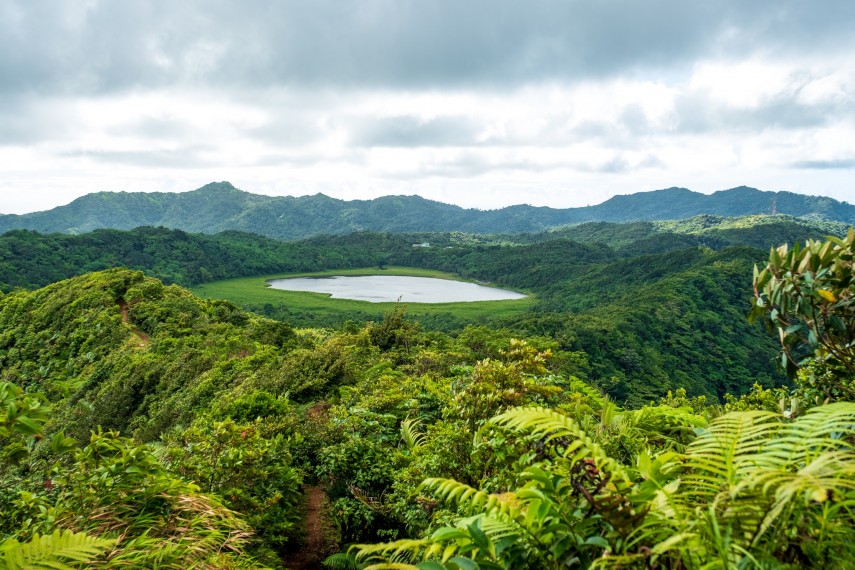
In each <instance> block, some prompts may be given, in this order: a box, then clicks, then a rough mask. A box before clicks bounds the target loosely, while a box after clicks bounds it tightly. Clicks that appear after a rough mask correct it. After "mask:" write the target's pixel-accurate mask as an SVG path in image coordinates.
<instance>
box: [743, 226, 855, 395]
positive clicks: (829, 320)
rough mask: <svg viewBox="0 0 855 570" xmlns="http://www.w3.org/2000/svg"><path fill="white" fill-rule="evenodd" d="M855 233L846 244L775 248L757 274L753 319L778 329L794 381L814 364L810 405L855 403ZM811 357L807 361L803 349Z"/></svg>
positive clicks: (807, 388)
mask: <svg viewBox="0 0 855 570" xmlns="http://www.w3.org/2000/svg"><path fill="white" fill-rule="evenodd" d="M853 260H855V229H852V228H850V229H849V233H848V234H847V236H846V237H845V238H843V239H838V238H834V237H830V238H829V239H828V240H827V241H812V240H808V241H807V243H806V244H805V246H804V247H800V246H799V244H798V243H796V244H795V245H794V246H793V247H792V249H791V248H789V247H788V246H787V245H783V246H781V247H778V248H773V249H772V250H771V252H770V254H769V261H768V263H767V264H766V267H764V268H763V269H762V270H760V269H758V268H756V267H755V271H754V306H753V311H752V316H753V318H755V319H756V318H762V319H763V320H764V321H765V322H767V323H768V324H769V326H770V327H771V328H774V329H775V330H776V331H777V333H778V337H779V339H780V341H781V347H782V349H783V353H782V357H781V364H782V367H783V368H784V369H786V371H787V373H788V374H789V375H790V376H795V375H796V372H797V370H798V368H799V367H800V366H802V365H804V364H807V363H809V362H814V363H815V364H814V368H813V369H809V370H808V371H806V373H805V375H804V376H802V379H803V380H805V379H809V381H808V383H807V384H805V383H804V382H803V383H802V386H803V387H804V388H805V391H806V392H807V395H808V396H809V397H810V396H813V397H812V398H810V400H818V401H832V400H840V399H846V400H851V399H853V398H855V388H853V385H852V382H853V379H855V273H853V267H855V264H853ZM805 347H807V348H809V349H810V350H812V352H813V354H812V355H810V356H808V357H807V358H806V359H805V358H802V357H803V356H805V355H804V352H803V349H804V348H805Z"/></svg>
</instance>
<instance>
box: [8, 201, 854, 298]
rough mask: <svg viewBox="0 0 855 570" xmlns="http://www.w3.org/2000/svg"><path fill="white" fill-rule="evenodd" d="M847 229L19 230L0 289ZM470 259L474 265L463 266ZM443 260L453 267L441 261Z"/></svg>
mask: <svg viewBox="0 0 855 570" xmlns="http://www.w3.org/2000/svg"><path fill="white" fill-rule="evenodd" d="M846 227H847V226H845V225H844V224H841V223H836V222H819V221H816V220H801V219H796V218H792V217H790V216H784V215H778V216H751V217H745V218H723V217H717V216H699V217H696V218H691V219H687V220H679V221H671V222H634V223H627V224H617V223H607V222H588V223H584V224H579V225H576V226H570V227H566V228H560V229H556V230H551V231H547V232H538V233H531V234H465V233H461V232H449V233H413V234H385V235H378V234H375V233H372V232H363V233H361V234H359V235H356V236H346V237H343V238H342V237H336V236H326V237H324V236H320V237H317V238H313V239H308V240H302V241H296V242H282V241H279V240H275V239H271V238H266V237H263V236H260V235H257V234H248V233H242V232H236V231H228V232H222V233H219V234H215V235H207V234H192V233H186V232H184V231H182V230H169V229H167V228H163V227H158V228H153V227H140V228H135V229H133V230H128V231H121V230H96V231H93V232H89V233H84V234H81V235H65V234H43V233H38V232H33V231H27V230H13V231H10V232H7V233H5V234H3V235H2V236H0V290H9V289H11V288H13V287H24V288H27V289H34V288H38V287H42V286H44V285H48V284H49V283H53V282H55V281H59V280H61V279H67V278H69V277H73V276H75V275H80V274H82V273H86V272H88V271H99V270H102V269H108V268H110V267H129V268H132V269H141V270H144V271H146V272H147V273H148V274H150V275H152V276H155V277H157V278H158V279H161V280H163V281H165V282H167V283H178V284H180V285H184V286H189V285H194V284H198V283H204V282H208V281H215V280H218V279H226V278H229V277H243V276H248V275H265V274H271V273H279V272H284V273H291V272H304V271H319V270H324V269H346V268H353V267H370V266H373V265H377V264H378V263H390V262H394V263H396V264H399V265H416V266H421V265H422V264H425V263H429V264H430V266H431V267H440V266H448V267H449V270H450V271H453V272H460V273H461V274H463V275H467V274H471V275H475V271H473V269H472V268H473V267H475V268H477V269H478V271H480V272H481V273H480V274H479V275H480V277H479V278H485V279H489V280H495V279H496V278H497V277H496V275H495V273H496V269H495V268H494V269H490V266H491V265H493V266H495V264H496V263H500V262H499V261H497V259H496V258H497V257H503V258H515V259H516V261H512V260H510V259H508V261H501V263H502V264H503V267H504V269H503V270H504V271H505V272H506V273H508V272H513V271H515V270H514V269H509V267H508V266H509V265H514V264H516V265H518V266H519V265H520V264H525V263H526V259H527V257H528V256H529V255H531V254H534V255H535V258H537V257H542V258H544V259H545V260H546V262H547V263H552V264H555V263H559V264H576V263H578V262H580V261H586V260H587V261H591V259H588V257H589V256H590V255H592V253H586V254H585V255H584V256H583V255H582V254H581V251H575V252H573V254H572V256H570V255H568V252H567V251H561V250H560V248H559V249H558V250H555V251H550V248H554V245H552V246H550V245H546V246H544V248H545V249H541V248H538V247H533V248H529V249H528V250H526V249H523V250H519V251H512V250H510V249H509V248H510V247H512V246H518V245H532V244H539V243H544V242H551V241H555V240H559V239H565V240H571V241H573V242H576V243H579V244H585V245H588V246H591V247H593V248H595V249H597V251H599V253H598V254H597V255H599V256H600V257H601V258H602V259H612V258H616V257H632V256H637V255H643V254H655V253H663V252H666V251H671V250H677V249H682V248H686V247H693V246H703V247H706V248H711V249H716V250H718V249H722V248H725V247H728V246H736V245H749V246H752V247H757V248H760V249H763V250H765V249H768V248H769V247H772V246H775V245H778V244H780V243H784V242H791V241H796V240H805V239H817V238H821V237H824V236H826V235H838V236H840V235H843V234H844V233H845V231H846ZM416 243H428V244H433V247H432V248H430V249H429V250H421V249H418V248H417V249H414V248H413V247H412V246H413V244H416ZM477 248H481V249H477ZM484 248H486V249H484ZM592 251H593V250H592ZM484 252H486V253H484ZM553 254H554V255H553ZM461 256H463V257H466V258H467V259H466V260H462V261H461V262H456V261H453V260H455V259H459V258H461ZM442 257H447V258H448V260H447V261H440V260H439V259H440V258H442ZM549 258H551V259H549ZM426 259H433V260H434V261H426ZM521 286H527V285H525V284H523V285H521Z"/></svg>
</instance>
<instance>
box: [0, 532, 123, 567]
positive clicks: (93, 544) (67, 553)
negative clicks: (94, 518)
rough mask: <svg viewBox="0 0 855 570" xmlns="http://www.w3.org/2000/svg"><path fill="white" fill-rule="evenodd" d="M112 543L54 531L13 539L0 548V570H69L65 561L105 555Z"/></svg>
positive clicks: (81, 533) (76, 533)
mask: <svg viewBox="0 0 855 570" xmlns="http://www.w3.org/2000/svg"><path fill="white" fill-rule="evenodd" d="M115 543H116V541H115V540H111V539H105V538H100V537H94V536H89V535H88V534H86V533H83V532H72V531H70V530H59V529H57V530H55V531H53V533H52V534H45V535H39V534H36V535H34V536H33V538H32V540H30V541H29V542H26V543H23V544H22V543H20V542H18V541H17V540H15V539H9V540H6V541H5V542H4V543H3V544H2V545H0V569H1V570H43V569H45V570H47V569H51V570H72V567H71V566H68V565H67V564H66V562H89V561H91V560H93V559H94V558H97V557H98V556H100V555H102V554H104V552H105V551H106V550H107V549H108V548H110V547H112V546H113V545H114V544H115Z"/></svg>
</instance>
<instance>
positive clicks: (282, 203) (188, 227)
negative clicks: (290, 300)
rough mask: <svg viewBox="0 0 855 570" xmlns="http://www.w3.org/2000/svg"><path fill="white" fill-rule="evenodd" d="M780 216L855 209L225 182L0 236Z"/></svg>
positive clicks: (104, 200) (29, 221)
mask: <svg viewBox="0 0 855 570" xmlns="http://www.w3.org/2000/svg"><path fill="white" fill-rule="evenodd" d="M769 213H778V214H786V215H790V216H796V217H805V216H812V217H814V218H817V219H823V220H833V221H839V222H843V223H846V224H852V223H855V206H853V205H850V204H848V203H846V202H838V201H836V200H833V199H831V198H824V197H817V196H804V195H801V194H794V193H790V192H763V191H760V190H756V189H753V188H747V187H739V188H733V189H731V190H723V191H720V192H715V193H714V194H711V195H705V194H699V193H696V192H692V191H690V190H687V189H684V188H669V189H666V190H656V191H652V192H641V193H637V194H631V195H627V196H615V197H614V198H611V199H609V200H607V201H606V202H604V203H602V204H599V205H596V206H589V207H584V208H568V209H555V208H547V207H533V206H526V205H518V206H510V207H507V208H502V209H498V210H486V211H485V210H475V209H464V208H460V207H458V206H453V205H449V204H442V203H440V202H434V201H431V200H426V199H424V198H420V197H418V196H385V197H382V198H377V199H374V200H353V201H344V200H337V199H334V198H330V197H328V196H324V195H323V194H317V195H314V196H304V197H300V198H294V197H270V196H258V195H254V194H249V193H247V192H243V191H240V190H238V189H237V188H235V187H234V186H232V185H231V184H229V183H228V182H219V183H211V184H208V185H206V186H203V187H202V188H199V189H197V190H193V191H191V192H183V193H176V194H169V193H125V192H118V193H113V192H99V193H97V194H89V195H87V196H83V197H81V198H78V199H77V200H74V201H73V202H71V203H70V204H68V205H66V206H60V207H58V208H54V209H52V210H48V211H44V212H35V213H30V214H24V215H12V214H7V215H0V233H2V232H6V231H8V230H12V229H29V230H36V231H39V232H62V233H84V232H88V231H92V230H95V229H99V228H114V229H132V228H135V227H138V226H164V227H168V228H175V229H181V230H184V231H188V232H201V233H209V234H213V233H217V232H222V231H226V230H238V231H244V232H252V233H257V234H261V235H265V236H268V237H273V238H277V239H288V240H293V239H301V238H305V237H309V236H314V235H319V234H348V233H352V232H357V231H365V230H370V231H379V232H393V233H402V232H452V231H462V232H470V233H522V232H538V231H543V230H546V229H549V228H554V227H558V226H564V225H569V224H579V223H582V222H588V221H606V222H629V221H639V220H673V219H682V218H688V217H692V216H697V215H701V214H710V215H718V216H748V215H757V214H769Z"/></svg>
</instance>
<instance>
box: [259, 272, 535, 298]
mask: <svg viewBox="0 0 855 570" xmlns="http://www.w3.org/2000/svg"><path fill="white" fill-rule="evenodd" d="M267 283H269V284H270V286H271V287H272V288H274V289H282V290H284V291H310V292H312V293H329V294H330V295H331V296H332V297H333V298H335V299H354V300H356V301H370V302H372V303H386V302H395V301H398V300H399V299H400V301H401V302H404V303H460V302H467V301H502V300H506V299H522V298H523V297H525V295H523V294H522V293H517V292H516V291H508V290H506V289H496V288H494V287H484V286H483V285H477V284H475V283H464V282H462V281H451V280H449V279H434V278H431V277H406V276H403V275H365V276H360V277H346V276H341V275H339V276H335V277H295V278H293V279H271V280H270V281H268V282H267Z"/></svg>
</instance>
